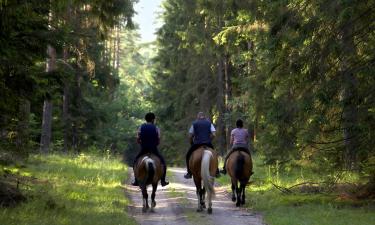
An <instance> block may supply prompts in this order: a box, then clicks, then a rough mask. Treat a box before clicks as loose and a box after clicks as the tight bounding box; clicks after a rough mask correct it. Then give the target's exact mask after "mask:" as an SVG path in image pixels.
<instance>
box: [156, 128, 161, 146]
mask: <svg viewBox="0 0 375 225" xmlns="http://www.w3.org/2000/svg"><path fill="white" fill-rule="evenodd" d="M156 131H157V132H158V145H159V144H160V129H159V127H157V128H156Z"/></svg>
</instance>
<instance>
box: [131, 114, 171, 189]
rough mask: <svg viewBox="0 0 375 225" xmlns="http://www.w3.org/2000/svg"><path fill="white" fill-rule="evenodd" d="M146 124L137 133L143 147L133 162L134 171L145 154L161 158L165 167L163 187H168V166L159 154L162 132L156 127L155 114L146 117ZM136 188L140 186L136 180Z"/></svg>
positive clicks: (162, 178)
mask: <svg viewBox="0 0 375 225" xmlns="http://www.w3.org/2000/svg"><path fill="white" fill-rule="evenodd" d="M145 120H146V123H144V124H142V125H141V126H140V127H139V129H138V132H137V142H138V144H140V145H141V151H140V152H139V153H138V155H137V156H136V157H135V160H134V162H133V171H134V166H135V163H136V162H137V160H138V159H139V157H141V156H142V155H144V154H147V153H152V154H154V155H156V156H157V157H159V159H160V162H161V164H162V166H163V175H162V177H161V181H160V183H161V185H162V186H166V185H168V184H169V182H168V181H165V176H166V172H167V165H166V164H165V160H164V157H163V156H162V155H161V154H160V153H159V150H158V148H157V146H158V145H159V143H160V130H159V128H158V127H157V126H155V125H154V123H155V114H154V113H152V112H149V113H147V114H146V116H145ZM132 185H134V186H138V185H139V183H138V181H137V179H135V180H134V182H133V183H132Z"/></svg>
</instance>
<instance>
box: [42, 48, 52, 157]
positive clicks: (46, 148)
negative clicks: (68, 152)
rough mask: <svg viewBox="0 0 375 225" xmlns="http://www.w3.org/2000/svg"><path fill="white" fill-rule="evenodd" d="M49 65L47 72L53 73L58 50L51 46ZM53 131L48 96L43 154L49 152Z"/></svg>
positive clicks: (46, 99) (44, 119) (48, 98)
mask: <svg viewBox="0 0 375 225" xmlns="http://www.w3.org/2000/svg"><path fill="white" fill-rule="evenodd" d="M47 55H48V58H47V64H46V72H47V73H48V72H52V71H54V70H55V69H56V50H55V48H54V47H52V46H51V45H48V47H47ZM51 130H52V99H51V96H50V95H49V94H47V96H46V98H45V99H44V105H43V121H42V135H41V138H40V151H41V152H42V153H48V152H49V145H50V143H51V136H52V135H51Z"/></svg>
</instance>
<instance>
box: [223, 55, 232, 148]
mask: <svg viewBox="0 0 375 225" xmlns="http://www.w3.org/2000/svg"><path fill="white" fill-rule="evenodd" d="M230 66H231V65H230V62H229V55H226V56H225V60H224V108H225V114H226V115H230V108H229V100H230V98H231V82H230ZM229 121H230V120H229ZM224 126H225V147H226V148H225V149H226V150H227V149H229V148H230V146H229V143H230V128H231V124H228V123H227V120H224Z"/></svg>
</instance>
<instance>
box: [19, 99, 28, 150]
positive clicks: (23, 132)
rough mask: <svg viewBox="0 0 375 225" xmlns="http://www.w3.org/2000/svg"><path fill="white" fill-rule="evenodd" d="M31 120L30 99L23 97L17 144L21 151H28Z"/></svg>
mask: <svg viewBox="0 0 375 225" xmlns="http://www.w3.org/2000/svg"><path fill="white" fill-rule="evenodd" d="M29 120H30V101H29V100H27V99H22V100H21V101H20V107H19V121H18V125H17V139H16V146H17V149H18V151H19V152H20V153H26V152H27V151H25V150H26V147H27V145H28V142H29Z"/></svg>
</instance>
